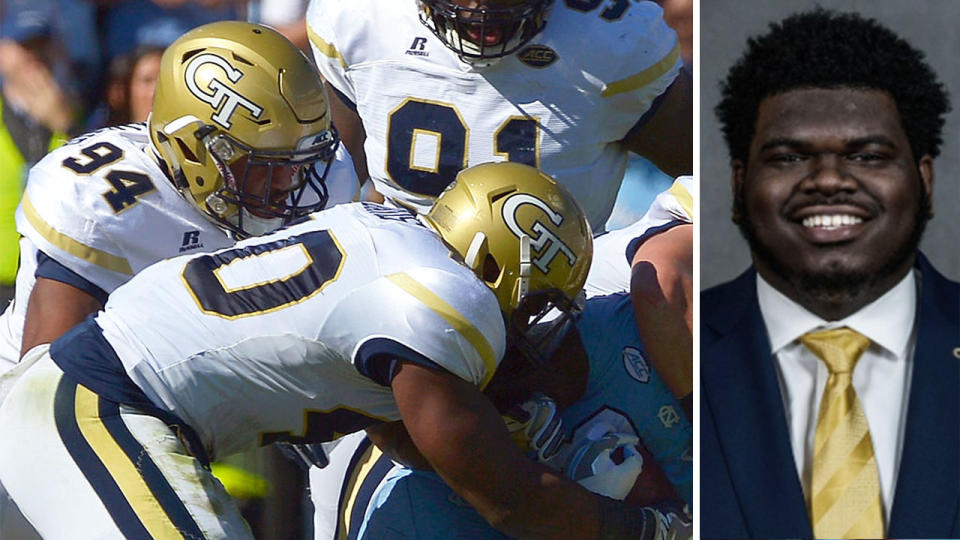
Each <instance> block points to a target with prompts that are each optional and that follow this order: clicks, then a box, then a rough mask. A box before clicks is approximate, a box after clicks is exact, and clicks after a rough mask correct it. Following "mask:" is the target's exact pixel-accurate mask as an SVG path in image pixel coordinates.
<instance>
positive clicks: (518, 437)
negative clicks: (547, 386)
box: [503, 392, 564, 462]
mask: <svg viewBox="0 0 960 540" xmlns="http://www.w3.org/2000/svg"><path fill="white" fill-rule="evenodd" d="M503 420H504V422H506V424H507V430H508V431H509V432H510V434H511V435H512V436H513V440H514V441H515V442H516V443H517V444H518V445H519V446H520V447H521V448H523V449H524V451H526V452H528V453H530V454H532V455H531V457H534V458H536V459H537V461H540V462H544V461H547V460H549V459H550V458H552V457H553V456H555V455H556V453H557V450H559V449H560V443H562V442H563V437H564V433H563V429H562V425H561V420H560V411H558V410H557V403H556V402H555V401H553V399H552V398H550V397H549V396H546V395H544V394H541V393H540V392H536V393H534V394H533V395H532V396H531V397H530V399H529V400H527V401H526V402H524V403H522V404H520V405H518V406H516V407H514V408H513V409H511V410H510V411H508V412H507V414H505V415H504V416H503Z"/></svg>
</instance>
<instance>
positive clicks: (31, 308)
mask: <svg viewBox="0 0 960 540" xmlns="http://www.w3.org/2000/svg"><path fill="white" fill-rule="evenodd" d="M101 307H103V306H102V305H101V304H100V301H99V300H97V299H96V298H94V297H93V296H91V295H90V294H89V293H86V292H84V291H82V290H80V289H77V288H76V287H73V286H72V285H67V284H66V283H61V282H59V281H54V280H51V279H45V278H37V282H36V284H35V285H34V286H33V291H31V293H30V299H29V304H28V305H27V315H26V320H25V322H24V325H23V341H22V342H21V347H20V356H21V357H22V356H23V355H24V354H26V352H27V351H29V350H30V349H32V348H33V347H35V346H37V345H40V344H42V343H51V342H53V341H54V340H55V339H57V338H58V337H60V336H61V335H62V334H63V333H64V332H66V331H67V330H69V329H71V328H73V327H74V326H76V325H77V324H79V323H81V322H83V320H84V319H85V318H86V317H87V315H89V314H91V313H95V312H96V311H97V310H98V309H100V308H101Z"/></svg>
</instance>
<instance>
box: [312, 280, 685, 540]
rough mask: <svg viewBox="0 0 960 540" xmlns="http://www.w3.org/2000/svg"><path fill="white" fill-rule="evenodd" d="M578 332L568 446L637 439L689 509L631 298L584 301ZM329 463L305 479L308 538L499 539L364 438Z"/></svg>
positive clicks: (436, 484)
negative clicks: (593, 431)
mask: <svg viewBox="0 0 960 540" xmlns="http://www.w3.org/2000/svg"><path fill="white" fill-rule="evenodd" d="M577 328H578V330H579V331H580V336H581V339H582V342H583V346H584V348H585V350H586V352H587V356H588V358H589V362H590V378H589V380H588V382H587V389H586V392H585V394H584V396H583V397H582V398H581V399H580V400H579V401H577V402H576V403H575V404H574V405H572V406H570V407H569V408H567V409H566V410H564V411H563V413H562V417H563V424H564V426H565V430H566V431H567V433H568V437H567V439H568V441H567V442H568V444H569V446H571V447H576V446H577V445H578V444H579V441H580V440H582V439H583V438H584V437H585V435H586V431H587V430H588V428H589V427H590V426H592V425H594V424H595V423H597V422H603V423H606V424H608V425H610V426H611V427H613V428H615V429H616V431H617V432H621V433H624V432H625V433H631V432H632V433H635V434H637V435H638V436H639V437H640V439H641V440H642V441H643V443H644V444H645V446H646V447H647V449H648V450H649V451H650V453H651V454H652V455H653V457H654V460H655V461H656V462H657V463H658V464H659V465H660V466H661V468H662V469H663V471H664V473H665V474H666V475H667V478H668V479H669V480H670V481H671V482H672V483H673V485H674V486H675V487H676V489H677V493H678V494H679V495H680V496H681V497H682V498H683V499H684V501H685V502H686V503H687V504H689V505H690V507H691V508H692V507H693V460H692V457H693V452H692V437H693V428H692V426H691V424H690V422H689V421H688V420H687V418H686V416H685V415H684V413H683V409H682V408H681V406H680V403H679V402H678V401H677V399H676V398H675V397H674V396H673V394H672V393H671V392H670V390H669V389H668V388H667V387H666V385H665V384H664V383H663V381H662V380H661V379H660V377H658V376H657V374H656V373H655V372H654V371H653V369H652V368H651V366H650V364H649V362H648V361H647V360H646V352H645V350H644V348H643V345H642V344H641V343H640V337H639V336H638V334H637V329H636V322H635V319H634V317H633V307H632V305H631V303H630V296H629V295H628V294H613V295H609V296H597V297H594V298H591V299H589V300H588V301H587V303H586V307H585V309H584V312H583V314H582V315H581V316H580V318H579V319H578V321H577ZM330 459H331V465H332V466H331V467H328V468H326V469H314V470H312V471H311V490H312V496H313V498H314V506H315V508H317V512H318V514H323V515H318V516H317V519H316V525H317V526H316V530H315V537H316V538H337V539H341V538H349V539H354V538H370V539H384V538H386V539H391V538H417V539H436V540H441V539H443V540H447V539H457V538H463V539H495V538H496V539H502V538H506V536H504V535H502V534H501V533H499V532H497V531H496V530H494V529H493V528H492V527H491V526H490V525H489V524H488V523H487V522H486V521H485V520H484V519H483V518H482V517H481V516H480V514H478V513H477V512H476V511H475V510H474V509H473V508H472V507H471V506H470V505H469V504H468V503H467V502H465V501H464V500H463V499H461V498H460V497H459V496H458V495H457V494H456V493H454V491H453V490H452V489H451V488H450V487H449V486H447V484H446V483H445V482H444V481H443V479H441V478H440V477H439V476H438V475H437V474H435V473H433V472H427V471H420V470H411V469H407V468H404V467H400V466H398V465H394V464H393V463H392V462H391V461H390V460H389V459H388V458H386V457H384V456H382V455H381V454H380V452H379V451H378V450H377V449H376V447H373V446H372V445H371V444H370V443H369V441H368V440H367V439H366V438H365V437H359V436H357V435H354V436H351V437H349V438H347V439H346V440H345V441H344V442H342V443H341V445H340V446H339V447H338V448H337V449H336V450H335V451H334V452H332V453H331V455H330ZM338 462H342V463H341V464H340V465H342V464H347V463H348V464H347V466H346V467H343V466H340V465H338ZM334 477H336V479H334ZM334 482H336V483H339V485H340V486H341V487H340V488H339V490H338V491H335V490H333V489H331V483H334ZM324 484H325V486H324ZM334 485H336V484H334ZM334 501H336V503H334ZM334 504H336V507H334ZM334 512H336V515H335V516H334V515H333V513H334Z"/></svg>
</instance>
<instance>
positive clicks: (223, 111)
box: [185, 53, 263, 129]
mask: <svg viewBox="0 0 960 540" xmlns="http://www.w3.org/2000/svg"><path fill="white" fill-rule="evenodd" d="M204 66H216V67H218V68H220V70H222V71H223V74H224V75H226V76H227V79H228V80H229V81H230V82H232V83H236V82H237V81H239V80H240V79H241V78H242V77H243V72H242V71H240V70H239V69H237V68H235V67H233V66H232V65H230V62H227V61H226V60H225V59H223V58H221V57H220V56H217V55H215V54H213V53H204V54H201V55H198V56H196V57H195V58H193V59H192V60H190V63H189V64H187V69H186V72H185V73H186V83H187V88H188V89H189V90H190V93H191V94H193V95H195V96H197V99H199V100H200V101H203V102H204V103H207V104H209V105H210V106H211V107H212V108H213V110H214V111H215V114H214V115H213V116H211V117H210V119H211V120H213V121H214V122H216V123H217V124H218V125H220V126H222V127H223V128H225V129H230V127H231V126H232V125H233V124H232V123H231V122H230V117H231V116H233V113H234V112H236V110H237V108H239V107H243V108H244V109H246V110H248V111H250V114H251V115H253V117H254V118H260V115H261V114H263V107H261V106H259V105H257V104H256V103H254V102H252V101H250V100H249V99H247V98H246V97H244V96H243V95H241V94H240V93H238V92H237V91H236V90H234V89H233V88H231V87H230V86H228V85H227V84H226V83H225V82H223V81H222V80H220V79H218V78H216V77H212V78H210V80H209V81H210V82H208V83H207V85H206V88H202V87H201V82H200V81H198V80H197V79H198V76H197V75H198V73H199V72H200V68H202V67H204ZM205 78H206V77H204V78H203V79H205Z"/></svg>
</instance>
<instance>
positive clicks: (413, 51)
mask: <svg viewBox="0 0 960 540" xmlns="http://www.w3.org/2000/svg"><path fill="white" fill-rule="evenodd" d="M426 47H427V38H425V37H420V36H418V37H415V38H413V43H411V44H410V48H409V49H407V54H409V55H410V56H430V53H428V52H427V51H425V50H424V49H426Z"/></svg>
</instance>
